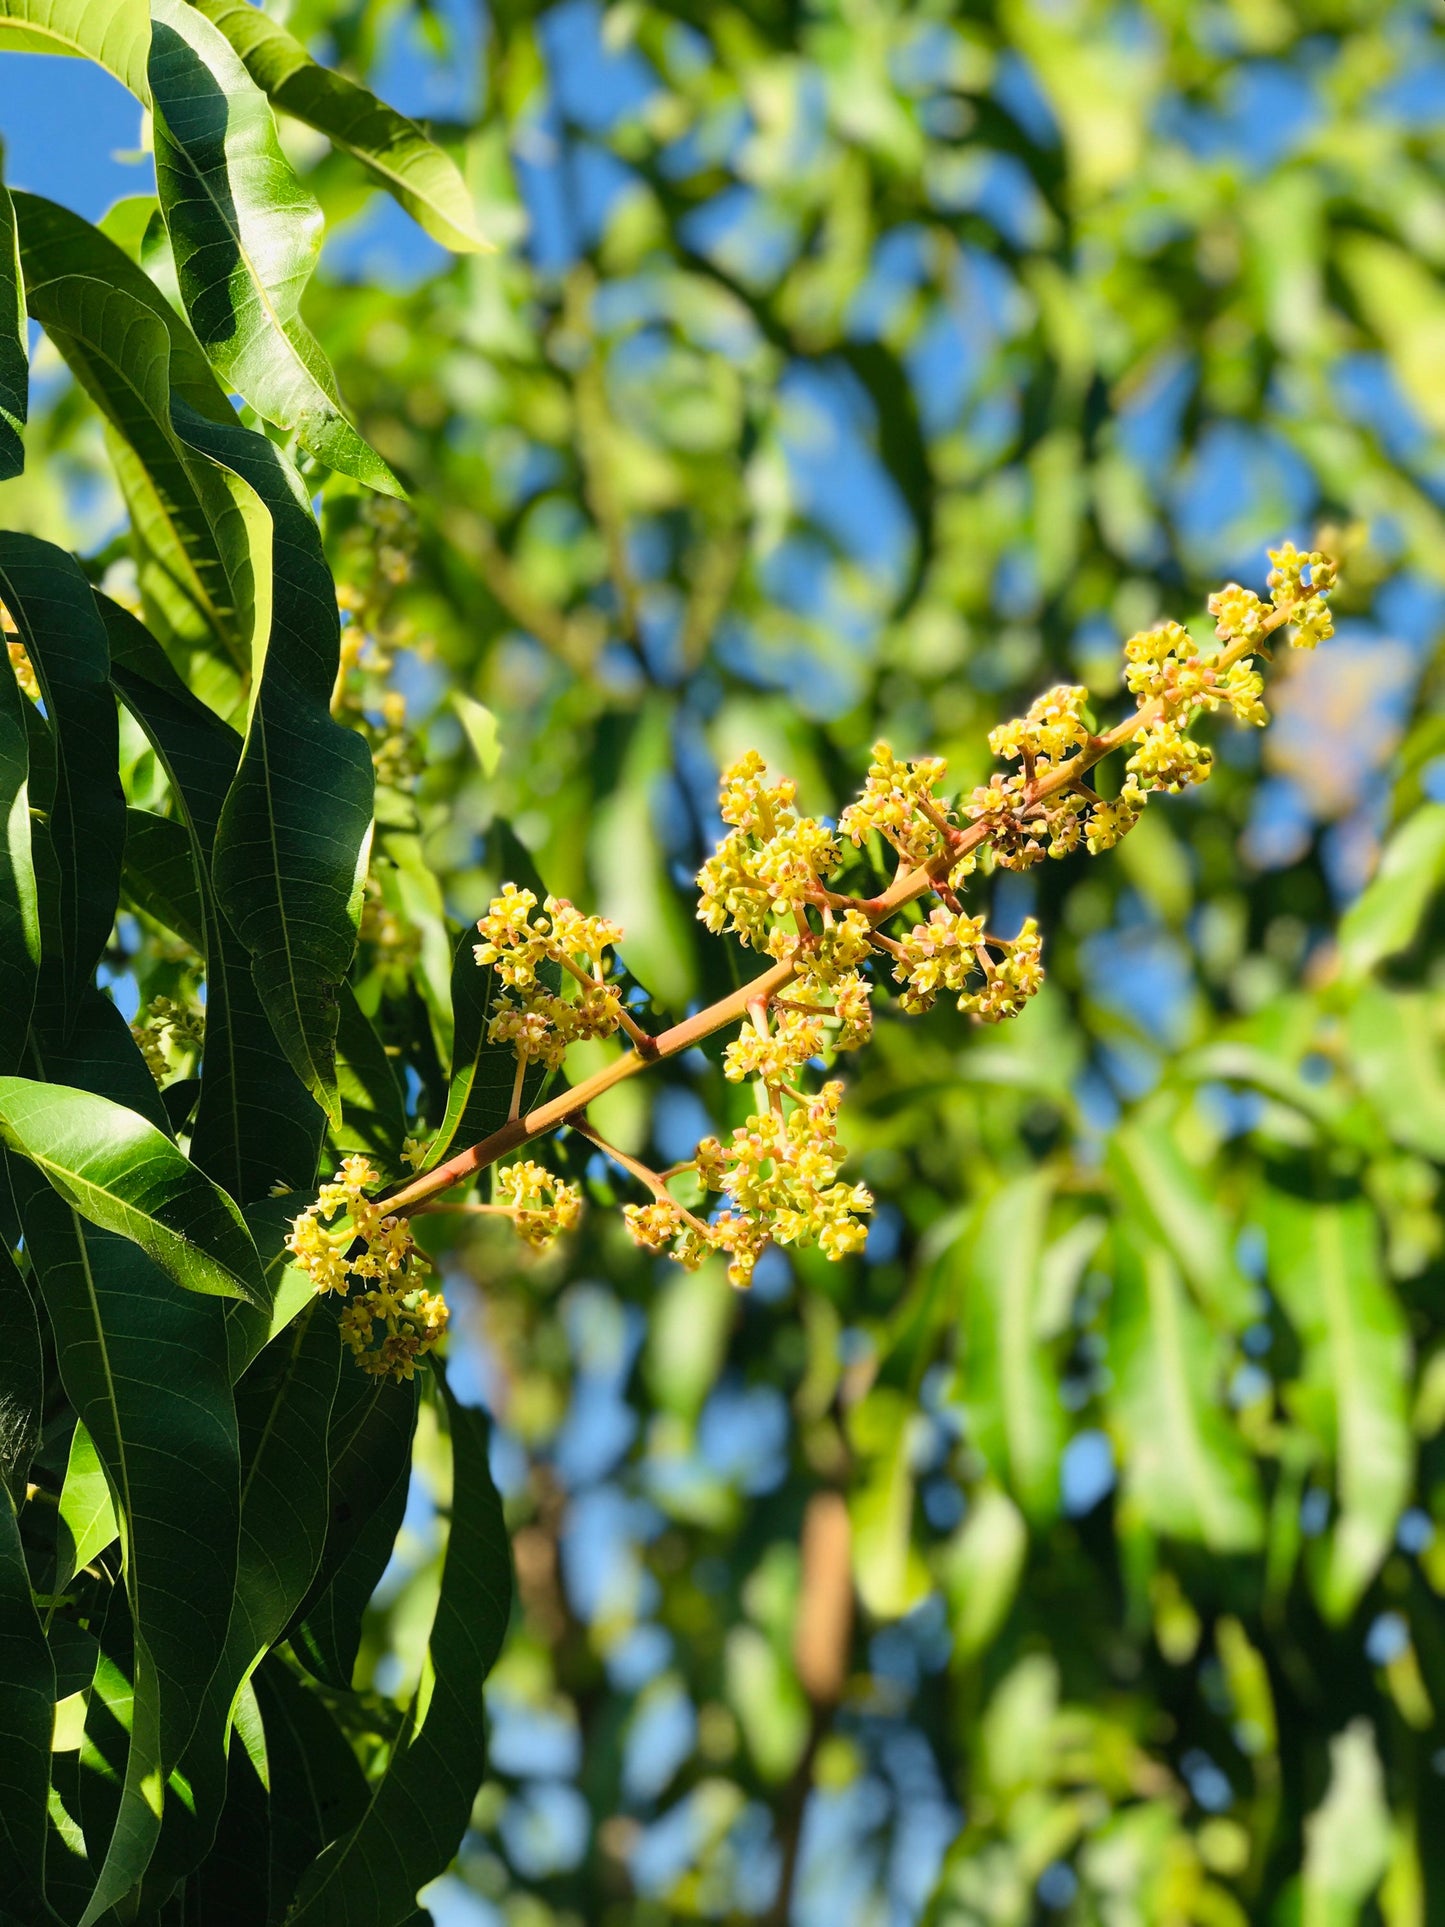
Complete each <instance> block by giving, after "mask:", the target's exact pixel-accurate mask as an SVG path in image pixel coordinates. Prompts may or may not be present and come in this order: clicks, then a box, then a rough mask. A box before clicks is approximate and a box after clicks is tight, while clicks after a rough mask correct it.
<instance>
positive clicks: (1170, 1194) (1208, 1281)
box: [1110, 1119, 1254, 1330]
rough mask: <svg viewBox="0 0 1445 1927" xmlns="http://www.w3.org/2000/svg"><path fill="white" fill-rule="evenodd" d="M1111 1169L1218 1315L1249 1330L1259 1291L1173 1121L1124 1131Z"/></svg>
mask: <svg viewBox="0 0 1445 1927" xmlns="http://www.w3.org/2000/svg"><path fill="white" fill-rule="evenodd" d="M1110 1165H1111V1168H1112V1170H1113V1174H1114V1180H1115V1183H1116V1184H1117V1186H1118V1188H1119V1195H1120V1200H1121V1202H1122V1203H1123V1205H1124V1208H1125V1211H1126V1212H1127V1213H1128V1215H1129V1217H1130V1219H1131V1220H1133V1221H1134V1222H1135V1223H1137V1224H1138V1225H1139V1226H1141V1228H1142V1229H1143V1231H1144V1232H1145V1234H1146V1236H1148V1237H1151V1238H1156V1239H1158V1240H1159V1241H1160V1242H1161V1243H1163V1244H1164V1245H1165V1246H1167V1248H1168V1249H1169V1251H1170V1252H1171V1253H1172V1254H1173V1256H1174V1260H1175V1263H1176V1264H1177V1265H1178V1266H1179V1268H1180V1270H1181V1271H1182V1272H1183V1273H1184V1276H1185V1277H1186V1278H1187V1279H1188V1280H1189V1283H1190V1284H1191V1285H1192V1286H1193V1288H1194V1292H1195V1295H1196V1296H1197V1297H1198V1299H1199V1302H1200V1304H1201V1305H1203V1306H1204V1308H1205V1310H1206V1311H1207V1312H1208V1313H1209V1314H1210V1316H1211V1318H1212V1319H1214V1320H1215V1322H1216V1323H1218V1324H1220V1325H1223V1326H1224V1327H1226V1328H1228V1329H1231V1330H1238V1329H1241V1328H1242V1327H1243V1326H1244V1325H1246V1324H1247V1323H1248V1322H1249V1320H1250V1318H1251V1317H1252V1316H1253V1313H1254V1293H1253V1291H1252V1290H1251V1288H1250V1283H1249V1280H1248V1279H1247V1278H1246V1277H1245V1275H1244V1273H1243V1272H1242V1271H1241V1270H1240V1268H1239V1261H1238V1259H1237V1258H1236V1257H1235V1255H1234V1247H1233V1243H1232V1241H1231V1238H1230V1235H1229V1227H1228V1225H1227V1223H1226V1222H1225V1219H1224V1217H1223V1214H1222V1213H1221V1212H1220V1210H1219V1207H1218V1205H1217V1204H1215V1202H1214V1201H1213V1199H1212V1198H1210V1196H1209V1195H1208V1193H1207V1191H1206V1190H1205V1188H1204V1185H1203V1184H1202V1182H1201V1181H1200V1179H1199V1177H1198V1176H1197V1175H1196V1174H1195V1172H1193V1171H1192V1170H1191V1169H1190V1168H1189V1166H1188V1165H1187V1164H1186V1163H1185V1161H1184V1158H1183V1157H1182V1156H1181V1154H1180V1151H1179V1148H1178V1146H1177V1145H1176V1144H1175V1142H1174V1139H1173V1137H1172V1136H1171V1134H1170V1132H1169V1130H1168V1129H1167V1127H1166V1126H1165V1124H1164V1123H1163V1122H1162V1121H1160V1120H1154V1119H1141V1120H1139V1121H1136V1122H1133V1123H1130V1124H1126V1125H1124V1126H1123V1127H1122V1128H1121V1129H1120V1130H1117V1131H1116V1132H1115V1133H1114V1135H1113V1138H1112V1140H1111V1143H1110Z"/></svg>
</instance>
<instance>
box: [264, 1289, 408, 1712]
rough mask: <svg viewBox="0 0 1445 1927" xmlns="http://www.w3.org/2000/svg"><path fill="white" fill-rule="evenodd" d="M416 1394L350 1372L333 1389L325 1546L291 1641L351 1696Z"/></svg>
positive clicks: (401, 1495) (402, 1493) (387, 1549)
mask: <svg viewBox="0 0 1445 1927" xmlns="http://www.w3.org/2000/svg"><path fill="white" fill-rule="evenodd" d="M328 1309H329V1308H328ZM337 1343H338V1345H339V1343H340V1339H339V1335H338V1337H337ZM417 1389H418V1388H417V1385H416V1382H415V1381H412V1382H411V1383H409V1384H404V1385H394V1384H392V1383H391V1382H390V1380H381V1379H369V1378H367V1377H366V1376H365V1375H364V1374H363V1373H361V1372H356V1371H349V1372H343V1373H342V1374H341V1377H340V1381H339V1383H338V1385H337V1388H336V1400H335V1403H334V1405H333V1406H332V1410H331V1422H330V1426H329V1429H328V1433H327V1441H326V1463H327V1465H328V1467H329V1469H330V1487H329V1496H328V1500H327V1505H328V1524H327V1531H326V1544H325V1547H324V1549H323V1551H322V1555H321V1559H320V1563H319V1565H318V1567H317V1570H316V1576H315V1578H314V1579H313V1581H312V1583H311V1586H310V1588H309V1590H308V1592H307V1594H306V1597H305V1599H304V1600H303V1601H302V1603H301V1605H300V1608H299V1609H298V1611H297V1613H296V1617H295V1621H294V1623H293V1624H292V1627H291V1633H290V1637H291V1645H292V1649H293V1651H294V1652H295V1654H296V1657H297V1658H298V1659H299V1660H300V1661H301V1663H302V1664H303V1665H304V1666H305V1667H306V1668H307V1670H308V1671H309V1672H311V1673H314V1674H315V1676H316V1677H317V1678H318V1679H319V1680H321V1681H322V1682H323V1684H325V1685H328V1686H331V1687H334V1688H335V1689H336V1690H337V1691H338V1692H349V1691H350V1690H351V1676H352V1673H353V1672H354V1671H355V1668H356V1655H357V1652H358V1650H359V1648H360V1645H361V1619H362V1614H363V1613H364V1612H365V1611H366V1607H367V1604H368V1602H369V1601H370V1598H371V1595H372V1593H373V1592H374V1591H375V1590H376V1583H377V1581H378V1580H379V1579H380V1578H381V1575H382V1572H383V1571H384V1570H385V1567H386V1562H387V1560H388V1559H389V1558H390V1557H391V1549H392V1546H393V1544H394V1542H395V1540H396V1535H397V1533H398V1531H399V1530H400V1528H401V1519H402V1514H403V1512H404V1511H405V1510H406V1495H407V1488H408V1484H409V1482H410V1476H411V1441H412V1434H413V1432H414V1431H415V1429H416V1412H417Z"/></svg>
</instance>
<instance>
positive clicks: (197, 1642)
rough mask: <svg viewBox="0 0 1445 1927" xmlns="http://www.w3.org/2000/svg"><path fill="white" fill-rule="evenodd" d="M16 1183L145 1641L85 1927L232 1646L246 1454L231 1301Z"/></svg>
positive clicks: (146, 1856)
mask: <svg viewBox="0 0 1445 1927" xmlns="http://www.w3.org/2000/svg"><path fill="white" fill-rule="evenodd" d="M90 1101H92V1102H94V1101H96V1100H90ZM173 1155H179V1154H178V1153H174V1152H173ZM14 1178H15V1185H16V1191H17V1198H18V1202H19V1205H20V1211H21V1217H22V1221H23V1223H24V1227H25V1239H26V1247H27V1249H28V1251H29V1253H30V1256H31V1261H32V1263H33V1264H34V1267H35V1273H36V1278H37V1281H38V1285H39V1290H40V1293H41V1296H42V1297H43V1299H44V1302H45V1307H46V1311H47V1313H48V1315H49V1318H50V1322H51V1325H52V1326H53V1328H54V1331H55V1339H56V1355H57V1358H58V1360H59V1365H60V1373H61V1378H62V1381H63V1383H64V1386H65V1390H66V1393H67V1395H68V1397H69V1398H70V1401H71V1403H72V1405H73V1406H74V1407H75V1410H76V1412H77V1414H78V1416H79V1418H80V1420H81V1422H82V1423H83V1424H84V1425H85V1427H86V1430H87V1431H88V1432H89V1434H90V1436H91V1438H92V1439H93V1440H94V1442H95V1447H96V1451H97V1453H98V1454H99V1456H100V1458H101V1460H102V1462H103V1463H104V1465H105V1468H106V1472H107V1474H108V1476H109V1480H110V1485H111V1490H112V1492H113V1494H114V1495H115V1498H116V1501H117V1509H118V1514H119V1520H118V1523H119V1526H120V1531H121V1537H122V1544H123V1548H124V1554H125V1574H126V1591H127V1595H128V1598H129V1603H130V1612H131V1616H132V1618H133V1623H134V1627H135V1635H136V1636H135V1658H134V1673H133V1678H132V1681H131V1683H132V1686H133V1706H132V1707H130V1709H129V1710H128V1712H127V1716H126V1717H127V1721H128V1726H129V1740H128V1746H127V1749H126V1766H125V1782H124V1789H123V1791H122V1793H121V1796H120V1799H119V1804H118V1808H117V1812H116V1818H115V1822H114V1829H113V1831H112V1832H111V1834H110V1839H109V1844H108V1846H106V1847H105V1849H104V1857H103V1862H102V1859H101V1855H100V1852H99V1851H98V1849H97V1848H95V1847H93V1848H92V1860H93V1862H95V1864H96V1865H97V1866H98V1868H99V1871H98V1874H97V1881H96V1888H95V1892H94V1894H93V1895H92V1898H91V1901H90V1904H89V1906H88V1907H87V1909H86V1911H85V1914H84V1916H83V1922H84V1927H89V1923H91V1922H93V1921H95V1920H97V1919H99V1918H100V1916H101V1915H102V1914H103V1913H104V1912H105V1911H106V1909H107V1908H108V1907H110V1906H112V1905H113V1904H115V1902H117V1901H119V1900H121V1899H122V1898H123V1897H124V1896H125V1895H126V1894H127V1893H129V1892H130V1891H131V1890H132V1889H133V1887H134V1886H135V1884H136V1882H137V1881H138V1880H139V1879H140V1877H141V1875H142V1874H143V1873H144V1871H145V1868H146V1866H147V1865H148V1863H149V1860H150V1857H151V1854H152V1852H153V1850H154V1847H155V1843H156V1838H157V1835H158V1832H159V1825H160V1806H161V1789H162V1788H163V1787H164V1786H165V1783H166V1780H167V1778H168V1776H169V1774H170V1771H171V1769H172V1767H173V1766H174V1765H175V1763H176V1761H177V1760H178V1759H179V1758H180V1755H181V1752H182V1750H183V1748H184V1747H185V1745H186V1743H187V1741H188V1740H189V1738H190V1736H191V1733H192V1730H193V1728H194V1726H195V1723H196V1720H197V1717H198V1715H199V1713H200V1710H201V1708H202V1706H203V1704H204V1702H205V1695H206V1688H207V1686H208V1684H209V1681H210V1678H211V1675H212V1673H213V1671H214V1669H215V1665H216V1661H217V1659H218V1658H219V1656H220V1654H221V1651H222V1648H223V1645H224V1642H225V1637H226V1630H227V1627H228V1625H229V1622H230V1613H231V1597H232V1593H233V1591H234V1587H235V1577H236V1542H237V1532H238V1528H239V1510H240V1499H239V1489H240V1455H239V1451H238V1446H237V1437H236V1421H235V1407H234V1404H233V1402H232V1398H231V1389H230V1378H229V1373H228V1370H227V1356H226V1338H225V1314H224V1310H223V1308H222V1306H221V1304H219V1303H218V1302H217V1301H216V1300H215V1299H213V1298H207V1297H204V1296H201V1295H199V1294H197V1293H194V1292H187V1291H176V1290H174V1289H172V1288H171V1286H170V1285H169V1283H168V1281H167V1280H166V1278H165V1276H164V1274H163V1273H161V1272H160V1271H158V1270H157V1269H156V1267H155V1266H154V1265H153V1264H152V1263H151V1261H150V1259H149V1258H148V1257H147V1256H146V1255H145V1253H144V1252H143V1251H141V1250H140V1249H139V1248H138V1247H137V1246H136V1245H134V1244H132V1243H130V1242H129V1241H127V1240H126V1239H124V1238H120V1237H116V1236H114V1235H113V1234H111V1233H109V1232H106V1231H102V1230H98V1229H96V1228H95V1227H94V1226H92V1225H90V1224H88V1223H86V1222H85V1220H84V1219H83V1218H82V1217H81V1216H80V1215H79V1213H77V1212H76V1211H74V1210H72V1209H71V1208H70V1207H69V1206H68V1205H67V1204H66V1202H65V1200H64V1199H63V1198H62V1197H61V1196H60V1195H59V1194H58V1193H57V1192H55V1191H53V1190H52V1189H51V1188H50V1187H49V1186H48V1185H46V1184H45V1183H44V1182H43V1181H42V1180H41V1179H40V1178H39V1177H38V1175H37V1174H36V1173H35V1172H34V1171H33V1170H32V1169H31V1168H30V1167H28V1166H25V1165H23V1164H19V1163H17V1164H16V1165H15V1166H14ZM157 1358H162V1359H165V1360H166V1361H167V1365H166V1369H165V1370H163V1371H161V1372H157V1370H156V1369H155V1361H156V1360H157Z"/></svg>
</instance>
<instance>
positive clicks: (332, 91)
mask: <svg viewBox="0 0 1445 1927" xmlns="http://www.w3.org/2000/svg"><path fill="white" fill-rule="evenodd" d="M199 11H200V12H201V13H203V14H205V16H206V17H207V19H208V20H213V21H214V22H215V24H216V25H217V26H218V27H219V28H220V30H221V32H222V33H223V34H224V35H225V36H226V38H227V40H229V41H230V43H231V45H232V46H233V47H234V48H235V50H236V52H237V53H238V54H239V55H240V56H241V58H242V60H244V61H245V63H246V69H247V72H248V73H249V74H250V76H251V78H252V80H254V81H255V83H256V85H257V86H258V87H260V88H261V89H262V90H263V91H264V92H265V93H266V95H267V96H268V98H269V99H270V101H271V104H272V106H273V107H279V108H281V109H282V111H283V112H285V113H288V114H294V115H295V117H296V119H297V120H303V121H305V122H306V124H307V125H308V126H309V127H314V128H315V129H316V130H317V132H318V133H322V134H325V136H326V138H327V139H328V140H329V141H331V142H332V144H333V145H334V146H336V147H341V148H344V149H345V150H346V152H347V153H348V154H351V155H353V156H354V157H355V158H356V159H357V160H359V161H360V162H361V164H362V166H363V167H365V168H366V169H367V171H368V172H369V173H371V174H373V175H374V176H375V177H376V179H377V180H379V181H380V182H381V184H382V186H383V187H385V188H386V190H387V192H388V193H389V194H393V195H395V197H396V199H397V200H398V201H399V202H400V203H401V205H402V206H403V207H404V208H405V209H406V211H407V213H408V214H410V215H411V217H412V219H413V220H415V221H417V222H419V223H420V225H421V226H422V227H424V228H425V229H426V231H427V233H428V234H430V235H431V236H432V238H433V239H434V240H437V241H440V242H441V244H442V246H443V247H447V248H452V249H454V250H456V251H458V252H460V253H466V254H470V253H475V252H476V251H477V250H478V249H480V248H486V247H488V246H489V245H490V244H489V243H488V242H487V241H486V240H484V239H483V237H482V235H481V234H479V233H478V231H477V223H476V213H475V210H474V209H473V207H472V197H471V194H470V192H469V191H468V188H467V184H466V182H465V181H464V180H463V179H462V177H461V175H460V174H459V173H458V171H457V168H456V165H455V163H454V162H453V161H452V160H451V159H450V157H449V156H448V155H446V154H444V153H443V152H442V150H441V148H439V147H438V146H436V144H435V143H434V142H432V141H430V140H428V139H427V137H426V135H425V134H424V133H423V132H422V130H421V129H420V128H419V127H418V126H417V124H416V122H415V121H411V120H408V119H407V117H406V116H405V114H399V113H397V111H396V110H395V108H393V107H388V106H387V105H386V104H385V102H384V101H380V100H378V99H377V98H376V96H375V94H373V93H370V92H368V90H367V89H366V88H365V87H360V86H358V85H357V83H356V82H355V81H354V80H348V79H347V78H346V76H345V75H344V74H338V73H334V72H333V71H332V70H331V69H330V68H328V67H322V66H320V65H318V63H317V62H316V61H314V60H313V59H312V58H311V56H310V54H308V53H307V51H306V49H305V47H303V46H302V44H301V42H300V41H299V40H297V39H296V38H295V37H294V36H293V35H292V34H289V33H288V32H287V31H286V29H285V28H284V27H283V26H281V25H280V23H279V22H278V21H276V20H272V19H270V18H268V17H267V15H265V14H263V13H258V12H257V10H256V9H255V8H254V7H250V6H245V5H242V4H239V0H199Z"/></svg>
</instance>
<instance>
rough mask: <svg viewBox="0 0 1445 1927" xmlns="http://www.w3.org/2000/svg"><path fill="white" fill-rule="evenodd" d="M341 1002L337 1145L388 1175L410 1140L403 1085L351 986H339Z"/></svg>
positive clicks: (337, 1051)
mask: <svg viewBox="0 0 1445 1927" xmlns="http://www.w3.org/2000/svg"><path fill="white" fill-rule="evenodd" d="M339 998H340V1016H339V1022H338V1025H337V1032H336V1077H337V1086H338V1088H339V1090H340V1092H341V1128H340V1130H339V1131H335V1132H333V1133H332V1138H333V1142H334V1143H335V1145H336V1148H337V1150H338V1151H340V1152H343V1153H344V1152H347V1151H362V1152H365V1153H366V1155H367V1156H368V1157H371V1158H375V1159H377V1160H378V1161H379V1162H380V1164H381V1166H382V1168H383V1169H384V1170H392V1171H395V1170H399V1169H400V1168H401V1147H402V1141H403V1139H404V1138H405V1137H406V1110H405V1107H404V1105H403V1103H402V1096H401V1086H400V1085H399V1084H398V1083H397V1081H396V1072H395V1071H394V1070H393V1069H392V1067H391V1059H390V1058H389V1057H388V1056H387V1054H386V1047H385V1045H384V1044H383V1043H382V1041H381V1039H380V1038H379V1037H378V1036H377V1034H376V1031H375V1029H374V1028H373V1026H372V1022H371V1019H370V1018H369V1017H368V1016H367V1015H366V1012H365V1011H364V1010H363V1009H362V1008H361V1006H360V1004H358V1003H357V1001H356V993H355V991H354V990H353V989H352V988H351V986H350V984H342V985H341V988H340V993H339Z"/></svg>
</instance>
